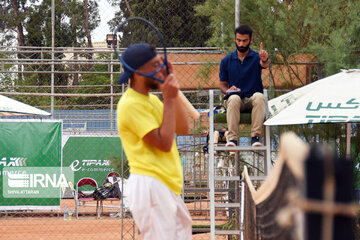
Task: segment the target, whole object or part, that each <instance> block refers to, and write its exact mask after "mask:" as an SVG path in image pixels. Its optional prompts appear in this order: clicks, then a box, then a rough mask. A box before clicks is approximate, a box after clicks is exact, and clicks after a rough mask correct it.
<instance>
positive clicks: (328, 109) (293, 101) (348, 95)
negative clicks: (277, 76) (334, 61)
mask: <svg viewBox="0 0 360 240" xmlns="http://www.w3.org/2000/svg"><path fill="white" fill-rule="evenodd" d="M268 108H269V112H270V116H271V118H270V119H268V120H267V121H266V122H265V123H264V124H265V125H292V124H307V123H345V122H346V123H350V122H360V69H352V70H342V71H341V72H340V73H337V74H334V75H332V76H329V77H326V78H324V79H321V80H318V81H316V82H314V83H311V84H308V85H306V86H304V87H301V88H298V89H295V90H293V91H291V92H288V93H286V94H284V95H281V96H279V97H277V98H274V99H271V100H270V101H269V102H268ZM349 125H350V124H348V141H349V139H350V134H349V129H350V128H349ZM347 145H348V146H347V148H348V149H347V153H349V150H350V149H349V145H350V142H348V144H347Z"/></svg>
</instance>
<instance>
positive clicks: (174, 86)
mask: <svg viewBox="0 0 360 240" xmlns="http://www.w3.org/2000/svg"><path fill="white" fill-rule="evenodd" d="M160 89H161V91H162V93H163V97H164V99H174V98H176V97H177V95H178V93H179V89H180V86H179V83H178V82H177V80H176V77H175V75H174V73H170V74H169V75H167V77H166V78H165V81H164V83H163V84H161V85H160Z"/></svg>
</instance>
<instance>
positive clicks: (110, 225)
mask: <svg viewBox="0 0 360 240" xmlns="http://www.w3.org/2000/svg"><path fill="white" fill-rule="evenodd" d="M65 203H66V204H68V207H69V208H70V209H73V208H74V200H72V199H71V200H70V199H69V200H64V201H62V204H61V208H62V209H63V208H64V206H65ZM114 204H117V203H114ZM84 210H85V211H87V212H90V213H91V211H94V212H95V208H94V209H92V208H91V207H88V208H84ZM104 210H105V211H110V210H111V211H112V212H114V213H115V212H116V211H114V209H106V208H105V209H104ZM196 224H209V222H199V221H197V222H196ZM122 226H123V228H122ZM122 236H123V238H122ZM133 236H135V238H133ZM0 239H1V240H24V239H26V240H60V239H61V240H63V239H64V240H91V239H94V240H95V239H96V240H101V239H104V240H113V239H114V240H115V239H116V240H120V239H126V240H127V239H128V240H132V239H136V240H138V239H139V240H140V239H141V237H140V235H139V234H138V233H137V229H135V230H134V228H133V219H131V218H113V217H110V216H109V214H108V213H107V214H105V216H102V217H101V218H100V219H96V218H95V215H94V214H88V215H83V216H81V218H80V219H76V218H75V217H74V216H73V217H72V219H71V220H67V221H65V220H64V219H63V217H62V212H61V214H57V212H55V213H54V214H50V215H49V214H44V216H42V215H41V214H39V215H35V216H31V214H23V215H20V214H16V215H9V216H7V217H6V218H5V216H4V214H2V215H1V217H0ZM193 239H195V240H207V239H210V234H195V235H193ZM216 239H218V240H225V239H227V238H225V236H217V237H216Z"/></svg>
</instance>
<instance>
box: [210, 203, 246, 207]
mask: <svg viewBox="0 0 360 240" xmlns="http://www.w3.org/2000/svg"><path fill="white" fill-rule="evenodd" d="M215 208H240V203H215Z"/></svg>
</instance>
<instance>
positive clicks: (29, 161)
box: [0, 120, 72, 210]
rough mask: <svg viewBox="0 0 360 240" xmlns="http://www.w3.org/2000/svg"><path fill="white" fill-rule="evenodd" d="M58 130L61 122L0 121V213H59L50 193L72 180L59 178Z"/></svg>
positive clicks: (59, 137)
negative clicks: (24, 211)
mask: <svg viewBox="0 0 360 240" xmlns="http://www.w3.org/2000/svg"><path fill="white" fill-rule="evenodd" d="M61 130H62V123H61V122H60V121H36V120H31V121H28V120H25V121H22V120H4V121H0V174H1V175H0V210H19V209H21V210H28V209H29V210H31V209H59V206H60V197H59V194H52V192H55V193H60V191H61V189H62V188H64V187H66V186H67V185H66V183H67V182H68V181H71V180H72V179H71V176H69V175H68V176H65V175H63V174H62V173H63V170H64V169H62V165H61V157H62V156H61V154H62V152H61ZM67 172H69V171H67ZM30 181H31V182H30ZM49 181H50V184H49ZM59 181H60V184H59ZM44 188H45V189H44ZM49 189H52V190H51V191H49Z"/></svg>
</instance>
